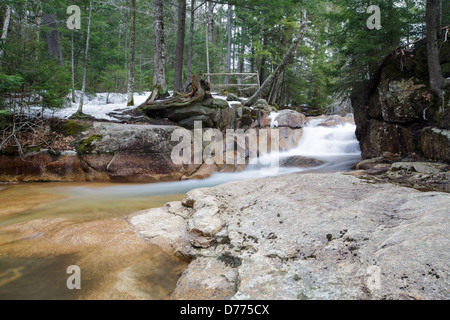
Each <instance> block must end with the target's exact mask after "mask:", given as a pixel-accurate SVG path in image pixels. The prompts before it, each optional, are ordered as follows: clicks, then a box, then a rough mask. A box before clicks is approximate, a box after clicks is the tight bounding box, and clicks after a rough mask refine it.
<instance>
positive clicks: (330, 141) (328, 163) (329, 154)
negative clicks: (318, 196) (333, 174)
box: [284, 119, 361, 171]
mask: <svg viewBox="0 0 450 320" xmlns="http://www.w3.org/2000/svg"><path fill="white" fill-rule="evenodd" d="M324 121H325V119H312V120H310V121H309V123H308V124H306V126H305V127H304V128H303V137H302V139H301V141H300V143H299V145H298V146H297V148H294V149H292V150H289V151H288V152H286V153H285V155H284V156H293V155H299V156H305V157H310V158H314V159H317V160H321V161H323V162H325V165H323V166H321V167H320V168H318V169H320V170H324V171H332V170H348V169H350V168H351V167H352V165H353V164H355V163H356V162H358V161H360V160H361V149H360V147H359V142H358V140H357V139H356V135H355V131H356V126H355V125H354V124H350V123H344V124H339V125H337V126H332V127H329V126H321V125H320V124H323V123H324Z"/></svg>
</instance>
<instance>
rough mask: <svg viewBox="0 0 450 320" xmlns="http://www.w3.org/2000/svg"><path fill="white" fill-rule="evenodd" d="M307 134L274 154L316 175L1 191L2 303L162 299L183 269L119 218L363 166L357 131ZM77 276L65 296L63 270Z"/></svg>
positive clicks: (254, 174) (253, 170)
mask: <svg viewBox="0 0 450 320" xmlns="http://www.w3.org/2000/svg"><path fill="white" fill-rule="evenodd" d="M321 121H323V120H320V119H317V120H312V121H311V122H310V124H309V125H308V126H306V127H304V129H303V130H304V131H303V137H302V140H301V141H300V143H299V145H298V147H297V148H294V149H291V150H289V151H287V152H282V153H280V154H277V155H276V156H278V157H279V158H280V159H283V158H284V157H291V156H295V155H301V156H306V157H311V158H315V159H318V160H321V161H323V162H324V164H323V165H321V166H319V167H316V168H312V169H311V168H309V169H302V168H276V169H275V170H271V169H269V170H261V169H264V168H261V167H248V168H247V169H246V170H244V171H242V172H239V173H219V174H216V175H214V176H212V177H210V178H208V179H204V180H188V181H177V182H165V183H153V184H113V183H21V184H5V185H0V299H8V300H11V299H58V300H59V299H166V298H168V297H169V295H170V293H171V291H172V290H173V289H174V288H175V285H176V282H177V280H178V278H179V276H180V275H181V273H182V272H183V270H184V268H185V267H186V266H187V262H186V261H183V260H182V259H178V258H176V257H172V256H169V255H167V254H165V253H163V252H161V250H159V249H158V248H153V247H150V246H148V245H146V244H144V243H143V242H142V241H140V240H139V239H138V238H137V236H136V235H135V234H134V232H132V230H130V227H129V226H128V224H127V223H126V221H125V219H124V217H126V216H127V215H129V214H131V213H133V212H136V211H139V210H145V209H149V208H156V207H161V206H163V205H164V204H165V203H167V202H170V201H180V200H182V199H183V198H184V195H185V194H186V192H188V191H189V190H192V189H196V188H201V187H212V186H216V185H220V184H223V183H226V182H230V181H236V180H246V179H255V178H260V177H264V176H271V175H281V174H289V173H293V172H302V171H304V172H311V171H312V172H330V171H347V170H350V169H351V167H352V166H353V165H354V164H355V163H356V162H358V161H359V160H360V159H361V155H360V150H359V144H358V141H357V140H356V137H355V128H356V127H355V126H354V125H350V124H345V125H339V126H336V127H325V126H323V127H322V126H320V125H319V124H320V123H321ZM70 265H78V266H79V267H80V269H81V270H82V275H81V278H82V288H81V290H69V289H68V288H67V286H66V280H67V278H68V277H69V276H70V274H68V273H67V272H66V269H67V267H68V266H70Z"/></svg>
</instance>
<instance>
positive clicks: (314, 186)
mask: <svg viewBox="0 0 450 320" xmlns="http://www.w3.org/2000/svg"><path fill="white" fill-rule="evenodd" d="M449 205H450V196H449V194H448V193H442V192H421V191H418V190H415V189H412V188H406V187H402V186H399V185H396V184H391V183H373V182H371V181H367V180H366V179H360V178H358V177H357V176H354V175H353V174H352V173H310V174H306V173H303V174H296V173H292V174H288V175H283V176H278V177H267V178H263V179H257V180H247V181H245V182H244V183H243V182H230V183H227V184H224V185H220V186H217V187H213V188H204V189H197V190H193V191H191V192H189V193H188V194H187V196H186V198H185V199H184V200H183V201H182V202H175V203H170V204H168V205H166V206H165V207H163V208H157V209H151V210H147V211H141V212H138V213H135V214H133V215H131V216H130V217H128V219H127V220H128V221H129V223H130V224H131V225H132V226H133V228H134V229H135V231H136V232H137V233H138V234H139V236H140V237H141V238H143V239H145V240H146V241H147V242H148V243H151V244H154V245H157V246H159V247H161V248H164V250H165V251H166V252H168V253H172V254H175V255H178V256H183V257H188V258H189V259H192V262H191V263H190V264H189V266H188V268H187V269H186V270H185V271H184V273H183V275H182V276H181V278H180V279H179V280H178V284H177V287H176V289H175V291H174V292H173V293H172V296H171V297H172V299H446V298H447V297H448V294H449V287H448V277H449V269H448V261H450V259H449V258H450V255H449V252H448V247H449V245H450V241H449V239H448V232H447V231H448V230H449V227H450V225H449V221H448V212H447V211H448V207H449ZM161 226H164V228H161Z"/></svg>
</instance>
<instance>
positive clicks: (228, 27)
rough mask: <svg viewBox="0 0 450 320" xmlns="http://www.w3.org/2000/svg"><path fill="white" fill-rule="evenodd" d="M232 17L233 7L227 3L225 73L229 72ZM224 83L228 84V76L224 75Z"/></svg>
mask: <svg viewBox="0 0 450 320" xmlns="http://www.w3.org/2000/svg"><path fill="white" fill-rule="evenodd" d="M232 18H233V7H232V6H231V5H228V18H227V33H228V43H227V61H226V73H230V72H231V44H232V40H233V38H232V36H233V35H232V32H231V20H232ZM225 84H230V76H226V77H225Z"/></svg>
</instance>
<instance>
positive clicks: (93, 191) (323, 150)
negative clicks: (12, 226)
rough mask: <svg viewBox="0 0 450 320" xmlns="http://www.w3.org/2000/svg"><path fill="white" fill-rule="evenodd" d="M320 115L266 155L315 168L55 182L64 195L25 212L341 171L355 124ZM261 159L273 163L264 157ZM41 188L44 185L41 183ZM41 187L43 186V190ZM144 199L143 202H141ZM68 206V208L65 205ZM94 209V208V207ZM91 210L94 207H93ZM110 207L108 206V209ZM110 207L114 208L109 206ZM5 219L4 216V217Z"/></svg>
mask: <svg viewBox="0 0 450 320" xmlns="http://www.w3.org/2000/svg"><path fill="white" fill-rule="evenodd" d="M323 121H324V120H323V119H317V120H316V119H314V120H311V121H310V122H309V124H307V125H306V126H305V127H304V128H303V137H302V139H301V141H300V143H299V145H298V146H297V147H296V148H294V149H291V150H289V151H287V152H280V153H272V154H269V155H266V156H265V157H268V158H269V160H271V158H272V157H275V158H276V159H277V160H278V159H279V160H282V159H284V158H287V157H291V156H304V157H309V158H314V159H317V160H321V161H323V162H324V164H323V165H321V166H319V167H316V168H297V167H295V168H284V167H273V166H270V165H266V166H261V165H256V166H254V165H252V166H248V167H247V169H246V170H244V171H242V172H239V173H218V174H215V175H213V176H212V177H210V178H207V179H203V180H187V181H175V182H163V183H150V184H128V185H125V184H119V185H109V186H101V187H98V186H94V187H92V186H90V185H89V184H83V185H79V186H62V185H61V186H59V187H58V188H49V189H48V190H46V192H48V193H49V194H57V195H61V196H63V197H64V199H61V200H58V202H57V204H58V205H55V204H54V203H53V202H52V203H49V204H48V205H45V204H44V205H41V206H39V207H36V208H34V209H32V210H29V211H28V212H27V215H29V216H33V215H36V216H39V214H40V213H42V212H44V213H46V214H49V212H52V214H66V213H72V214H73V213H77V212H78V213H82V214H84V212H85V211H86V210H88V211H89V212H91V211H93V210H94V209H93V208H96V207H98V206H101V209H99V210H101V211H107V210H109V209H106V208H109V207H114V208H115V207H117V208H120V205H121V204H122V203H124V202H125V201H131V200H133V199H134V200H133V201H147V200H146V197H149V196H164V195H177V194H184V193H186V192H188V191H189V190H192V189H197V188H203V187H212V186H216V185H220V184H223V183H226V182H230V181H236V180H247V179H255V178H261V177H265V176H275V175H282V174H287V173H295V172H304V171H308V172H314V171H316V172H328V171H345V170H349V169H351V167H352V165H353V164H355V163H356V162H358V161H359V160H360V159H361V155H360V149H359V144H358V141H357V140H356V136H355V129H356V126H354V125H351V124H343V125H338V126H334V127H324V126H320V125H319V124H320V123H322V122H323ZM264 163H273V162H271V161H267V159H265V161H264ZM43 189H46V188H45V187H43ZM44 191H45V190H44ZM144 203H145V202H144ZM69 208H71V209H69ZM95 210H97V209H95ZM95 210H94V211H95ZM111 210H112V209H111ZM112 211H114V210H112ZM6 220H8V219H6ZM8 223H9V222H8V221H3V222H2V221H0V225H4V224H8Z"/></svg>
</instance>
